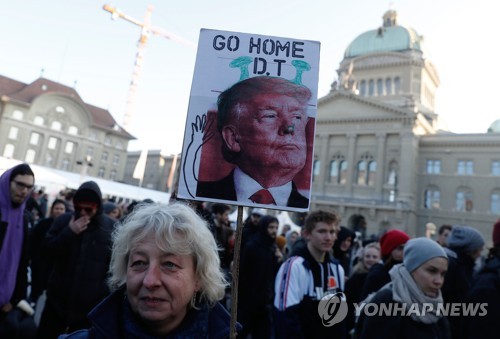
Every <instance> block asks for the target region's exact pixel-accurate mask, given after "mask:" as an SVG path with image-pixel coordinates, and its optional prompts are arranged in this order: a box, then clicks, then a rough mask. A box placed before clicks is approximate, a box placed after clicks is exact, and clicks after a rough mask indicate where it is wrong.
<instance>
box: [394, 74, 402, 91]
mask: <svg viewBox="0 0 500 339" xmlns="http://www.w3.org/2000/svg"><path fill="white" fill-rule="evenodd" d="M400 91H401V80H399V77H395V78H394V94H399V92H400Z"/></svg>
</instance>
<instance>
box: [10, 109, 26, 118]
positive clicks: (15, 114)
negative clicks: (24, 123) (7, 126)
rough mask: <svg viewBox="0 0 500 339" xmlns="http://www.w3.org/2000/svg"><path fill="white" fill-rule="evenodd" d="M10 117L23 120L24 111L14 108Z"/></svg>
mask: <svg viewBox="0 0 500 339" xmlns="http://www.w3.org/2000/svg"><path fill="white" fill-rule="evenodd" d="M12 117H13V118H14V119H16V120H23V118H24V113H23V112H21V111H19V110H17V109H16V110H15V111H14V112H12Z"/></svg>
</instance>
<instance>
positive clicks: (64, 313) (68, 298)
mask: <svg viewBox="0 0 500 339" xmlns="http://www.w3.org/2000/svg"><path fill="white" fill-rule="evenodd" d="M73 205H74V209H75V211H74V212H69V213H66V214H63V215H61V216H59V217H58V218H57V219H55V220H54V224H53V225H52V227H51V228H50V230H49V232H48V234H47V237H46V238H45V243H44V248H45V251H46V255H47V257H48V260H51V261H52V264H53V265H54V269H53V270H52V273H51V274H50V277H49V281H48V287H47V300H46V303H45V308H44V310H43V313H42V318H41V320H40V327H39V329H38V336H39V338H56V337H57V336H58V335H59V334H61V333H64V332H66V333H67V332H70V331H74V330H78V329H84V328H88V327H89V326H90V323H89V321H88V319H87V317H86V315H87V313H88V312H89V311H90V310H91V309H92V308H93V307H94V306H96V305H97V304H98V303H99V302H100V301H101V300H102V299H104V298H105V297H106V296H107V295H108V294H109V289H108V287H107V285H106V278H107V273H108V269H109V263H110V260H111V245H112V242H111V233H112V231H113V225H114V224H115V221H114V220H113V219H111V218H110V217H108V216H107V215H104V214H103V212H102V195H101V190H100V189H99V186H98V185H97V184H96V183H95V182H93V181H88V182H84V183H83V184H82V185H81V186H80V187H79V188H78V190H77V191H76V193H75V196H74V198H73Z"/></svg>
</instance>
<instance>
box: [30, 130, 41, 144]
mask: <svg viewBox="0 0 500 339" xmlns="http://www.w3.org/2000/svg"><path fill="white" fill-rule="evenodd" d="M39 141H40V134H38V133H36V132H33V133H31V137H30V144H31V145H35V146H36V145H38V142H39Z"/></svg>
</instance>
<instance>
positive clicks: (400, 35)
mask: <svg viewBox="0 0 500 339" xmlns="http://www.w3.org/2000/svg"><path fill="white" fill-rule="evenodd" d="M383 19H384V25H383V26H382V27H380V28H378V29H374V30H371V31H368V32H365V33H363V34H361V35H359V36H358V37H357V38H356V39H354V41H353V42H351V44H350V45H349V46H348V47H347V49H346V51H345V54H344V57H345V58H351V57H356V56H360V55H365V54H370V53H376V52H401V51H406V50H417V51H421V52H423V49H422V37H420V36H419V35H418V34H417V32H416V31H415V30H414V29H411V28H406V27H403V26H399V25H398V24H397V14H396V12H395V11H388V12H386V13H385V14H384V17H383Z"/></svg>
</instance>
